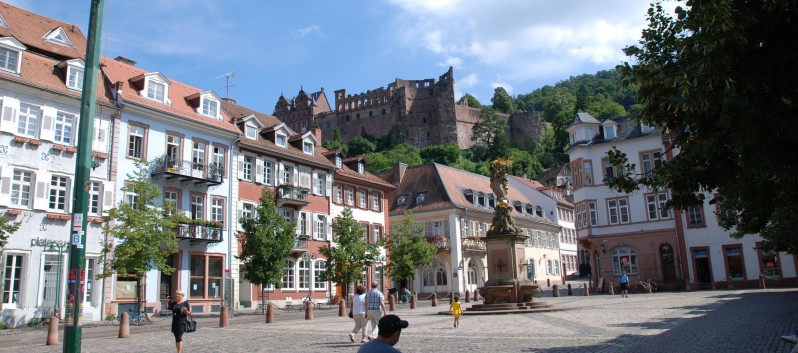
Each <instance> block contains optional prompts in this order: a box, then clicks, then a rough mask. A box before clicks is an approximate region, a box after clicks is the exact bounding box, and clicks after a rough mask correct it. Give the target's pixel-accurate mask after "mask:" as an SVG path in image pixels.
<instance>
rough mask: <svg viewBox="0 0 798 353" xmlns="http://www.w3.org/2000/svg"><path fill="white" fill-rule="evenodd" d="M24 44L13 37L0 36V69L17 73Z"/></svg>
mask: <svg viewBox="0 0 798 353" xmlns="http://www.w3.org/2000/svg"><path fill="white" fill-rule="evenodd" d="M25 49H26V48H25V46H24V45H22V43H20V42H19V41H18V40H16V39H15V38H13V37H5V38H0V70H3V71H8V72H12V73H15V74H18V73H19V66H20V63H21V62H22V60H21V59H22V51H23V50H25Z"/></svg>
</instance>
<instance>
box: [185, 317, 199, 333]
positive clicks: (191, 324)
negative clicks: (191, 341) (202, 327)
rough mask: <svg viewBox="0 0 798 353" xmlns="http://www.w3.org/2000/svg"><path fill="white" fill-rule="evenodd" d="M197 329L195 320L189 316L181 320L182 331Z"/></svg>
mask: <svg viewBox="0 0 798 353" xmlns="http://www.w3.org/2000/svg"><path fill="white" fill-rule="evenodd" d="M196 330H197V322H196V321H194V319H192V318H191V317H189V318H187V319H186V321H185V322H183V332H194V331H196Z"/></svg>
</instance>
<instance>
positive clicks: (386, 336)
mask: <svg viewBox="0 0 798 353" xmlns="http://www.w3.org/2000/svg"><path fill="white" fill-rule="evenodd" d="M408 325H409V323H408V322H407V321H405V320H402V319H400V318H399V317H398V316H396V315H393V314H391V315H385V316H383V317H382V318H381V319H380V323H379V325H378V326H377V328H379V334H378V335H377V339H373V340H371V341H369V342H367V343H365V344H364V345H362V346H360V349H358V350H357V353H401V351H399V350H398V349H396V348H393V346H394V345H395V344H396V342H399V335H401V334H402V329H403V328H407V326H408Z"/></svg>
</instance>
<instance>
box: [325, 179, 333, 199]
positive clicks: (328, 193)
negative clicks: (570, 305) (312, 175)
mask: <svg viewBox="0 0 798 353" xmlns="http://www.w3.org/2000/svg"><path fill="white" fill-rule="evenodd" d="M325 177H326V178H327V182H326V183H324V186H326V187H327V190H326V191H325V192H326V194H325V195H324V196H330V197H332V174H327V175H326V176H325Z"/></svg>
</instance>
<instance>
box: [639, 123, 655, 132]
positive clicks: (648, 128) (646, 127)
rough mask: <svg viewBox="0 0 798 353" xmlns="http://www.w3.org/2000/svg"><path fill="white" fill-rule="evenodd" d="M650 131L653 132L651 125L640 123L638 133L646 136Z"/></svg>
mask: <svg viewBox="0 0 798 353" xmlns="http://www.w3.org/2000/svg"><path fill="white" fill-rule="evenodd" d="M652 131H654V128H653V127H652V126H651V125H648V124H646V123H644V122H640V132H642V133H644V134H648V133H650V132H652Z"/></svg>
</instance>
